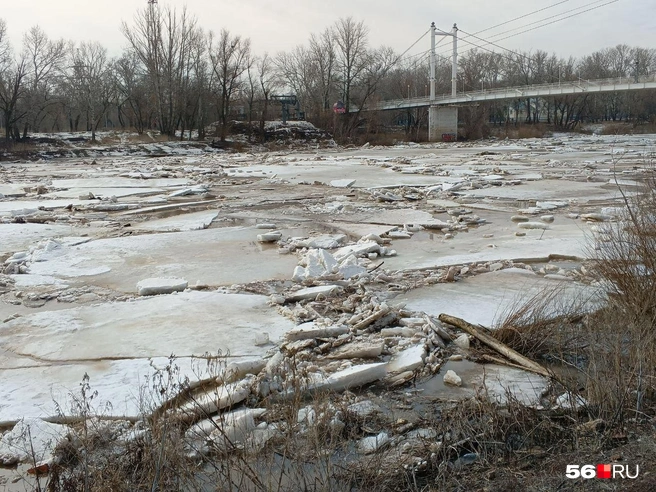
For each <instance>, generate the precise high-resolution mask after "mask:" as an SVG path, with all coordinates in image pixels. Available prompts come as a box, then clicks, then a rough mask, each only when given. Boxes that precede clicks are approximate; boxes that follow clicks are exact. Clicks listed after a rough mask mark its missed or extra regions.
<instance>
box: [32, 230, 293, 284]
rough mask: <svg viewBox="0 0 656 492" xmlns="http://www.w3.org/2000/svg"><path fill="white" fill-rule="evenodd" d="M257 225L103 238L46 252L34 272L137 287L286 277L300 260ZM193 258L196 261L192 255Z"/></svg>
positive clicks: (90, 281)
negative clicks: (266, 239)
mask: <svg viewBox="0 0 656 492" xmlns="http://www.w3.org/2000/svg"><path fill="white" fill-rule="evenodd" d="M261 232H262V231H261V230H259V229H256V228H255V227H224V228H217V229H205V230H202V231H189V232H170V233H161V234H148V235H140V236H127V237H120V238H112V239H99V240H96V241H91V242H89V243H86V244H81V245H79V246H75V247H73V248H61V249H56V250H54V251H53V252H52V253H51V254H50V253H49V254H47V256H46V257H45V259H46V260H47V261H40V262H37V263H33V264H32V265H31V266H30V273H32V274H38V275H50V276H54V277H60V278H66V279H68V278H71V277H76V276H86V277H85V278H84V281H85V283H87V284H91V285H97V286H99V287H103V288H110V289H115V290H119V291H122V292H136V284H137V282H138V281H139V280H143V279H145V278H151V277H177V278H184V279H186V280H187V281H189V285H194V284H195V283H196V282H201V283H203V284H206V285H231V284H235V283H247V282H254V281H262V280H270V279H287V278H289V277H290V276H291V272H293V271H294V268H295V267H296V265H297V263H298V258H296V256H294V255H279V254H278V248H277V247H275V246H266V245H260V244H258V243H256V242H255V240H256V237H257V234H260V233H261ZM192 259H193V261H191V260H192Z"/></svg>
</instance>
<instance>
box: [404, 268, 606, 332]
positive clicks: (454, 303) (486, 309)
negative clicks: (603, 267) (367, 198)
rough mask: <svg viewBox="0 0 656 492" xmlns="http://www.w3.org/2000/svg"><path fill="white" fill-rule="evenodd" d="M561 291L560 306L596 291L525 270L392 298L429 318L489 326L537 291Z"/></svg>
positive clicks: (585, 297)
mask: <svg viewBox="0 0 656 492" xmlns="http://www.w3.org/2000/svg"><path fill="white" fill-rule="evenodd" d="M555 288H561V289H562V291H560V293H559V296H560V297H561V299H562V305H563V306H565V305H567V303H568V302H572V301H573V300H574V299H580V300H585V299H589V298H592V299H596V298H597V296H596V291H595V290H594V289H592V288H588V287H586V286H583V285H581V284H578V283H575V282H560V281H557V280H550V279H544V278H542V277H540V276H538V275H535V274H533V273H531V272H528V271H526V270H520V269H514V268H513V269H506V270H499V271H496V272H490V273H484V274H481V275H477V276H475V277H471V278H467V279H465V280H461V281H458V282H456V283H448V284H437V285H432V286H429V287H422V288H419V289H415V290H413V291H411V292H408V293H407V294H405V295H402V296H399V297H397V298H395V301H398V302H405V303H407V304H406V309H409V310H411V311H423V312H425V313H426V314H429V315H432V316H438V315H440V314H441V313H446V314H450V315H452V316H457V317H459V318H463V319H465V320H466V321H469V322H470V323H473V324H481V325H483V326H487V327H491V326H494V324H495V323H496V322H497V321H500V320H501V319H502V318H503V316H504V315H506V314H508V311H509V310H510V309H511V308H513V307H517V306H519V305H520V304H521V301H522V300H527V299H529V298H530V297H531V296H534V295H536V294H538V293H539V292H541V291H543V290H544V291H548V290H549V289H555Z"/></svg>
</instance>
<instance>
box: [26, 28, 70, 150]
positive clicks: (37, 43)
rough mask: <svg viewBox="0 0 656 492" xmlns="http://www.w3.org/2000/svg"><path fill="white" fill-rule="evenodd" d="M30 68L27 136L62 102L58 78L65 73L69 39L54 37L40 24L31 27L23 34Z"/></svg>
mask: <svg viewBox="0 0 656 492" xmlns="http://www.w3.org/2000/svg"><path fill="white" fill-rule="evenodd" d="M23 47H24V50H25V52H26V57H27V59H28V62H29V65H30V69H29V77H28V80H27V94H26V99H27V111H28V114H27V117H26V119H25V124H24V129H23V137H26V136H27V132H28V130H29V128H30V127H31V129H32V130H33V131H37V130H38V129H39V126H40V125H41V123H42V121H43V119H44V118H45V117H46V116H47V111H48V109H50V108H52V107H53V106H55V105H56V104H57V103H58V98H57V94H56V92H55V91H56V87H57V78H58V77H60V76H61V75H62V73H63V69H64V67H63V64H64V61H65V60H66V43H65V42H64V40H63V39H61V40H58V41H51V40H49V39H48V36H47V34H46V33H45V31H43V29H41V28H40V27H39V26H35V27H33V28H31V29H30V30H29V31H28V32H27V33H26V34H25V36H24V37H23Z"/></svg>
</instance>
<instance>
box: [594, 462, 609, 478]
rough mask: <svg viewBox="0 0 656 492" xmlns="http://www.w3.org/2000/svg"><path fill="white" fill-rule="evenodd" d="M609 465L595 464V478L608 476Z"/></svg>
mask: <svg viewBox="0 0 656 492" xmlns="http://www.w3.org/2000/svg"><path fill="white" fill-rule="evenodd" d="M610 477H611V467H610V465H597V478H610Z"/></svg>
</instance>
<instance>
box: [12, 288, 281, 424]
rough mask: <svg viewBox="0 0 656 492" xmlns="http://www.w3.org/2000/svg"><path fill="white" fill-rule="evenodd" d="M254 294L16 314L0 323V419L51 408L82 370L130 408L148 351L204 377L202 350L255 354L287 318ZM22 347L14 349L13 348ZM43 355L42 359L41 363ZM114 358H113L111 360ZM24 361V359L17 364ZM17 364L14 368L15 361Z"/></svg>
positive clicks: (116, 403)
mask: <svg viewBox="0 0 656 492" xmlns="http://www.w3.org/2000/svg"><path fill="white" fill-rule="evenodd" d="M266 302H267V298H266V297H264V296H257V295H244V294H221V293H217V292H195V291H192V292H184V293H180V294H174V295H167V296H156V297H152V298H148V299H139V300H136V301H134V302H123V303H105V304H99V305H94V306H84V307H77V308H73V309H67V310H60V311H54V312H53V311H51V312H39V313H34V314H30V315H26V316H23V317H21V318H17V319H15V320H12V321H9V322H7V323H4V324H2V325H1V329H0V346H1V347H2V348H3V350H2V351H0V380H2V382H3V383H2V385H0V421H6V420H16V419H18V418H20V417H21V416H23V415H27V416H46V415H53V414H54V413H53V412H54V404H53V398H54V399H56V400H57V401H59V402H60V403H61V402H63V401H65V400H66V397H67V395H68V393H69V392H70V391H74V392H77V391H79V383H80V381H81V380H82V377H83V375H84V373H85V372H87V373H88V374H89V376H90V377H91V385H92V388H93V389H94V390H98V392H99V400H100V401H110V402H111V403H112V406H113V409H112V411H111V412H110V414H111V415H136V414H137V413H138V410H139V405H138V398H137V397H138V395H139V394H140V387H141V386H142V385H143V384H144V382H145V375H146V374H150V373H152V369H150V366H149V362H148V358H153V359H156V360H157V363H158V364H159V365H164V364H165V362H166V357H168V355H170V354H175V355H176V356H179V357H180V359H178V365H179V366H180V370H181V377H184V376H189V377H190V378H191V379H193V380H198V379H202V378H204V377H208V374H207V371H206V367H207V363H206V361H205V360H197V359H195V360H196V362H195V365H194V364H192V359H191V357H190V356H192V355H199V356H200V355H203V354H204V353H206V352H210V353H214V354H216V353H217V351H219V350H220V351H221V353H222V354H224V355H229V356H230V357H231V360H232V358H234V357H238V358H241V357H245V358H249V359H252V358H253V357H260V356H263V355H264V354H265V353H266V351H267V350H268V348H270V347H267V346H264V347H259V346H255V345H254V341H255V338H256V337H257V336H258V335H260V334H261V333H262V332H267V333H268V334H269V338H270V339H271V340H272V341H277V340H279V339H280V338H281V337H282V336H283V335H284V333H286V332H287V331H288V330H290V329H291V328H293V327H294V323H293V322H292V321H291V320H288V319H286V318H284V317H282V316H279V315H278V314H277V313H276V311H275V309H273V308H271V307H269V306H268V305H267V304H266ZM17 354H22V355H17ZM43 359H47V360H48V361H54V363H52V362H46V364H47V365H45V366H43V365H40V364H44V361H43ZM117 359H118V360H117ZM30 361H31V365H32V366H37V367H25V366H26V365H28V364H29V362H30ZM17 366H19V367H20V368H16V367H17Z"/></svg>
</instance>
